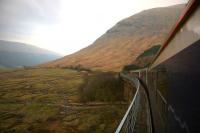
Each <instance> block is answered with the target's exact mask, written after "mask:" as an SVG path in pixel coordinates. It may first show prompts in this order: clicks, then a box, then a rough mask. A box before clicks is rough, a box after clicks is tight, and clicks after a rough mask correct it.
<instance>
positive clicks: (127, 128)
mask: <svg viewBox="0 0 200 133" xmlns="http://www.w3.org/2000/svg"><path fill="white" fill-rule="evenodd" d="M120 76H121V77H123V78H125V79H128V80H129V81H132V82H133V83H134V84H135V85H136V93H135V95H134V97H133V100H132V101H131V104H130V106H129V108H128V110H127V111H126V113H125V115H124V117H123V119H122V120H121V122H120V124H119V126H118V128H117V130H116V131H115V133H120V132H121V131H123V132H133V131H134V129H135V123H136V118H137V112H138V107H139V100H140V93H139V89H140V83H139V80H138V79H137V78H134V77H132V78H131V77H129V76H127V75H125V74H123V73H120Z"/></svg>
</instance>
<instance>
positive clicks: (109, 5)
mask: <svg viewBox="0 0 200 133" xmlns="http://www.w3.org/2000/svg"><path fill="white" fill-rule="evenodd" d="M187 1H188V0H0V18H1V19H0V39H2V40H10V41H18V42H24V43H29V44H32V45H36V46H38V47H41V48H45V49H48V50H51V51H55V52H57V53H61V54H63V55H66V54H71V53H73V52H75V51H77V50H79V49H81V48H83V47H86V46H88V45H90V44H92V43H93V42H94V41H95V40H96V39H97V38H98V37H100V36H101V35H102V34H103V33H105V32H106V31H107V30H108V29H109V28H111V27H112V26H114V25H115V24H116V23H117V22H118V21H120V20H121V19H124V18H126V17H129V16H131V15H133V14H135V13H138V12H140V11H142V10H145V9H149V8H154V7H162V6H169V5H175V4H180V3H186V2H187Z"/></svg>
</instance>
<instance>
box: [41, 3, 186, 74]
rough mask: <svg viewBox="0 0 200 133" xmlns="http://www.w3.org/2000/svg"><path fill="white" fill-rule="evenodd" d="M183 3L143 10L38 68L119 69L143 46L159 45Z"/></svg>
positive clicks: (142, 49)
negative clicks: (80, 47)
mask: <svg viewBox="0 0 200 133" xmlns="http://www.w3.org/2000/svg"><path fill="white" fill-rule="evenodd" d="M183 7H184V5H175V6H170V7H160V8H153V9H149V10H144V11H142V12H140V13H138V14H135V15H133V16H131V17H129V18H126V19H124V20H122V21H120V22H118V23H117V24H116V25H115V26H114V27H112V28H111V29H109V30H108V31H107V32H106V33H105V34H103V35H102V36H101V37H100V38H98V39H97V40H96V41H95V42H94V43H93V44H92V45H90V46H88V47H86V48H84V49H81V50H80V51H78V52H76V53H74V54H71V55H67V56H65V57H63V58H61V59H58V60H55V61H53V62H48V63H46V64H42V65H41V67H64V66H68V65H78V64H80V65H82V66H84V67H89V68H96V69H103V70H112V71H113V70H114V71H119V70H120V69H121V68H122V67H123V66H124V65H126V64H129V63H131V62H133V61H134V60H135V59H136V57H137V56H138V55H140V54H141V53H142V52H143V51H144V50H145V49H148V48H150V47H152V46H153V45H157V44H162V42H163V40H164V38H165V37H166V36H167V33H168V32H169V30H170V29H171V27H172V26H173V25H174V24H175V22H176V21H177V19H178V16H179V15H180V12H181V10H182V9H183Z"/></svg>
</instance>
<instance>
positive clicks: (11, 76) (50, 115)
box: [0, 69, 127, 133]
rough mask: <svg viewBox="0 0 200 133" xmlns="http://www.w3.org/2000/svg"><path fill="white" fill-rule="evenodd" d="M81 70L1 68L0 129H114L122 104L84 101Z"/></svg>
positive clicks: (86, 132) (71, 132)
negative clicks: (82, 98)
mask: <svg viewBox="0 0 200 133" xmlns="http://www.w3.org/2000/svg"><path fill="white" fill-rule="evenodd" d="M83 76H84V73H81V72H77V71H73V70H69V69H27V70H11V71H5V70H4V71H0V132H2V133H4V132H5V133H7V132H15V133H25V132H26V133H27V132H34V133H35V132H36V133H49V132H56V133H77V132H83V133H90V132H91V133H94V132H105V133H106V132H108V133H109V132H114V131H115V129H116V127H117V125H118V124H119V122H120V120H121V119H122V117H123V114H124V113H125V111H126V109H127V105H125V104H112V103H106V104H104V103H100V104H84V103H81V101H80V91H79V88H80V86H81V84H82V83H83V82H84V80H83Z"/></svg>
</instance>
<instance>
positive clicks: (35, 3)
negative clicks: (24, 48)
mask: <svg viewBox="0 0 200 133" xmlns="http://www.w3.org/2000/svg"><path fill="white" fill-rule="evenodd" d="M59 2H60V1H59V0H1V1H0V18H1V21H0V33H4V34H5V35H9V33H10V35H14V34H20V35H24V36H27V35H30V34H31V31H32V29H33V28H34V26H35V25H37V24H43V25H50V24H54V23H56V22H57V21H58V10H59V5H60V4H59ZM0 35H2V34H0ZM5 35H4V36H5ZM0 38H2V36H0Z"/></svg>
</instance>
